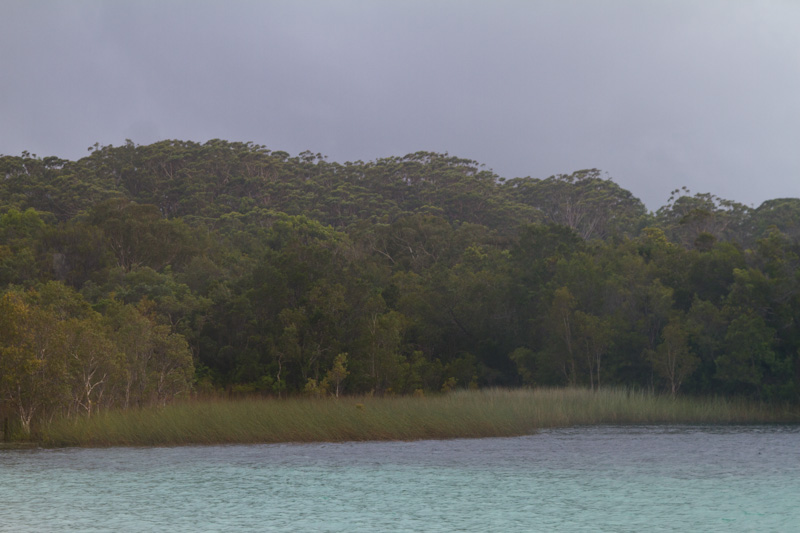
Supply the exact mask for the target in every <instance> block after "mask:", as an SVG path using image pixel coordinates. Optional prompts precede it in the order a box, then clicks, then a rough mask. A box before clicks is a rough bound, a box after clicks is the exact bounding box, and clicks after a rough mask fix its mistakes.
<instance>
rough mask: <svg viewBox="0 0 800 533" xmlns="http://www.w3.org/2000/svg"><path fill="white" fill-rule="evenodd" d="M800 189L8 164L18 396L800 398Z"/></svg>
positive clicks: (434, 164) (4, 271) (155, 155)
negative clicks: (558, 393)
mask: <svg viewBox="0 0 800 533" xmlns="http://www.w3.org/2000/svg"><path fill="white" fill-rule="evenodd" d="M799 238H800V199H776V200H771V201H768V202H765V203H764V204H762V205H761V206H759V207H757V208H750V207H747V206H744V205H741V204H738V203H735V202H730V201H726V200H723V199H720V198H717V197H715V196H713V195H711V194H694V195H692V194H691V193H690V192H689V191H688V190H685V189H684V190H682V191H675V193H674V195H673V197H672V198H671V199H670V200H669V203H668V204H667V205H665V206H664V207H662V208H660V209H658V210H657V211H656V212H655V213H652V212H648V211H647V210H646V208H645V207H644V205H643V204H642V202H641V201H639V200H638V199H636V198H635V197H634V196H633V195H632V194H631V193H630V192H628V191H626V190H624V189H622V188H620V187H619V186H618V185H616V184H615V183H614V182H613V181H611V180H610V179H606V178H605V177H604V176H603V175H602V174H601V173H600V172H599V171H597V170H593V169H592V170H585V171H579V172H575V173H573V174H570V175H559V176H553V177H550V178H547V179H533V178H516V179H508V180H506V179H503V178H500V177H498V176H496V175H495V174H493V173H492V172H490V171H488V170H485V169H483V168H482V167H481V166H480V165H479V164H478V163H476V162H474V161H470V160H465V159H459V158H456V157H451V156H449V155H447V154H436V153H428V152H418V153H415V154H410V155H407V156H404V157H391V158H386V159H379V160H376V161H371V162H362V161H356V162H346V163H333V162H329V161H327V160H326V158H324V157H322V156H320V155H319V154H312V153H309V152H306V153H302V154H300V155H298V156H295V157H292V156H290V155H289V154H287V153H285V152H277V151H270V150H268V149H266V148H265V147H262V146H258V145H253V144H250V143H232V142H226V141H220V140H213V141H209V142H207V143H205V144H198V143H193V142H183V141H164V142H159V143H156V144H152V145H149V146H137V145H135V144H133V143H131V142H128V143H127V144H125V145H123V146H118V147H113V146H100V145H95V147H94V148H93V149H91V153H90V155H88V156H87V157H85V158H83V159H80V160H78V161H65V160H61V159H58V158H56V157H44V158H41V157H37V156H35V155H31V154H28V153H23V154H22V155H21V156H18V157H17V156H2V157H0V291H2V296H1V297H0V393H2V400H3V401H4V402H5V405H6V407H7V408H10V409H13V410H14V411H15V412H16V413H18V414H19V415H20V417H21V419H22V420H23V423H26V424H27V423H30V421H31V420H33V419H36V417H39V416H45V415H46V414H49V413H54V412H59V413H60V412H68V413H87V414H91V413H92V412H94V411H95V410H97V409H99V408H103V407H107V406H120V407H125V406H130V405H144V404H152V403H158V402H162V403H163V402H166V401H168V400H169V399H171V398H173V397H174V396H176V395H179V394H185V393H187V392H189V391H190V390H199V391H211V390H227V391H236V392H250V391H252V392H260V393H264V394H275V395H278V394H291V393H299V392H309V393H313V394H322V393H326V392H330V393H341V392H347V393H369V392H373V393H375V394H387V393H410V392H413V391H417V390H422V391H440V390H448V389H452V388H458V387H484V386H509V387H514V386H524V385H566V384H576V385H585V386H587V387H592V388H597V387H605V386H611V385H626V386H631V387H639V388H646V389H652V390H656V391H667V392H670V393H673V394H676V393H678V392H679V391H680V392H688V393H702V394H735V395H747V396H753V397H758V398H762V399H770V400H772V399H774V400H781V401H784V400H786V401H795V402H796V401H798V400H800V362H799V361H798V359H800V355H799V350H800V327H799V325H798V318H800V241H799V240H798V239H799Z"/></svg>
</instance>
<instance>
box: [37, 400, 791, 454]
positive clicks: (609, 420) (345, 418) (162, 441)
mask: <svg viewBox="0 0 800 533" xmlns="http://www.w3.org/2000/svg"><path fill="white" fill-rule="evenodd" d="M797 421H800V413H798V411H797V409H795V411H794V412H791V411H789V410H787V409H780V410H776V409H771V408H770V407H769V406H766V405H762V404H756V403H747V402H744V401H734V400H725V399H718V398H717V399H692V398H671V397H669V396H659V395H653V394H648V393H644V392H631V391H627V390H623V389H607V390H603V391H600V392H592V391H588V390H583V389H537V390H502V389H492V390H480V391H458V392H453V393H450V394H445V395H437V396H432V397H425V398H419V397H392V398H371V397H345V398H340V399H338V400H334V399H310V398H290V399H281V400H277V399H240V400H221V399H207V400H192V401H186V402H184V403H179V404H173V405H168V406H166V407H163V408H151V409H141V410H129V411H113V412H106V413H101V414H99V415H96V416H93V417H92V418H79V419H63V420H56V421H53V422H51V423H49V424H47V425H46V426H44V427H43V428H42V434H41V441H42V443H43V444H44V445H46V446H162V445H167V446H171V445H184V444H225V443H270V442H273V443H274V442H315V441H328V442H335V441H357V440H415V439H447V438H459V437H495V436H514V435H524V434H529V433H532V432H534V431H536V430H537V429H539V428H549V427H560V426H575V425H590V424H732V423H770V422H797Z"/></svg>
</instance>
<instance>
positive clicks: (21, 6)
mask: <svg viewBox="0 0 800 533" xmlns="http://www.w3.org/2000/svg"><path fill="white" fill-rule="evenodd" d="M2 4H3V5H2V17H0V154H7V155H19V154H20V153H21V152H22V151H23V150H27V151H29V152H32V153H35V154H38V155H39V156H46V155H57V156H60V157H63V158H68V159H77V158H80V157H83V156H84V155H86V154H87V153H88V152H87V147H89V146H91V145H93V144H94V143H96V142H99V143H100V144H104V145H106V144H113V145H119V144H122V143H124V142H125V139H128V138H129V139H131V140H133V141H134V142H135V143H137V144H149V143H151V142H155V141H158V140H161V139H183V140H193V141H198V142H204V141H206V140H208V139H213V138H220V139H226V140H230V141H253V142H255V143H257V144H263V145H266V146H267V147H268V148H270V149H272V150H284V151H287V152H289V153H291V154H292V155H295V154H297V153H299V152H302V151H304V150H311V151H312V152H314V153H322V154H324V155H327V156H328V157H329V160H331V161H339V162H345V161H355V160H359V159H360V160H364V161H367V160H373V159H376V158H380V157H386V156H392V155H398V156H401V155H405V154H407V153H410V152H415V151H418V150H426V151H435V152H449V153H450V154H451V155H455V156H459V157H464V158H469V159H474V160H477V161H479V162H481V163H483V164H485V165H486V167H487V168H489V169H492V170H494V172H496V173H497V174H499V175H500V176H502V177H506V178H513V177H520V176H532V177H537V178H545V177H547V176H550V175H553V174H561V173H570V172H572V171H574V170H578V169H583V168H600V169H602V170H603V171H605V172H607V173H608V176H609V177H611V178H613V179H614V181H616V182H617V183H619V184H620V185H621V186H622V187H625V188H626V189H628V190H630V191H631V192H632V193H633V194H634V195H635V196H637V197H639V198H641V199H642V200H643V201H644V202H645V203H646V204H647V206H648V207H649V208H650V209H656V208H658V207H659V206H661V205H663V204H664V203H666V200H667V198H668V197H669V192H670V191H671V190H672V189H675V188H677V187H680V186H682V185H686V186H688V187H689V188H690V189H691V190H692V192H693V193H694V192H711V193H714V194H716V195H717V196H720V197H723V198H727V199H731V200H736V201H739V202H742V203H745V204H748V205H754V206H758V205H759V204H760V203H761V202H762V201H764V200H767V199H770V198H780V197H800V1H797V0H773V1H769V0H763V1H756V0H752V1H737V0H686V1H682V0H661V1H659V0H651V1H648V0H629V1H624V0H584V1H578V0H575V1H571V0H552V1H549V0H541V1H537V0H525V1H498V0H492V1H488V0H487V1H484V2H477V1H467V0H454V1H437V0H422V1H413V0H402V1H401V0H383V1H382V0H372V1H324V2H323V1H301V0H288V1H255V0H253V1H236V0H225V1H215V2H211V1H200V0H192V1H189V0H185V1H178V0H175V1H167V0H159V1H143V0H137V1H127V2H122V1H113V2H112V1H100V0H97V1H89V0H83V1H58V2H56V1H46V0H36V1H31V0H3V2H2Z"/></svg>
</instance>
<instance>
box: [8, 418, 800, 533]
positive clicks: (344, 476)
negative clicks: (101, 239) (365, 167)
mask: <svg viewBox="0 0 800 533" xmlns="http://www.w3.org/2000/svg"><path fill="white" fill-rule="evenodd" d="M798 494H800V428H798V427H786V426H759V427H723V428H719V427H718V428H709V427H597V428H572V429H561V430H549V431H542V432H540V433H538V434H536V435H532V436H527V437H518V438H504V439H474V440H450V441H419V442H373V443H342V444H302V445H299V444H295V445H288V444H283V445H249V446H209V447H179V448H112V449H65V450H10V451H4V452H0V516H1V517H2V520H0V531H14V532H22V531H67V530H69V531H87V532H94V531H176V530H185V531H223V530H224V531H228V530H236V531H324V532H333V531H347V532H360V531H370V532H372V531H488V530H492V531H552V530H556V531H645V530H646V531H687V530H693V531H752V530H762V531H791V530H793V529H794V528H796V527H797V524H800V510H799V509H798V506H797V505H796V504H797V495H798Z"/></svg>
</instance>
